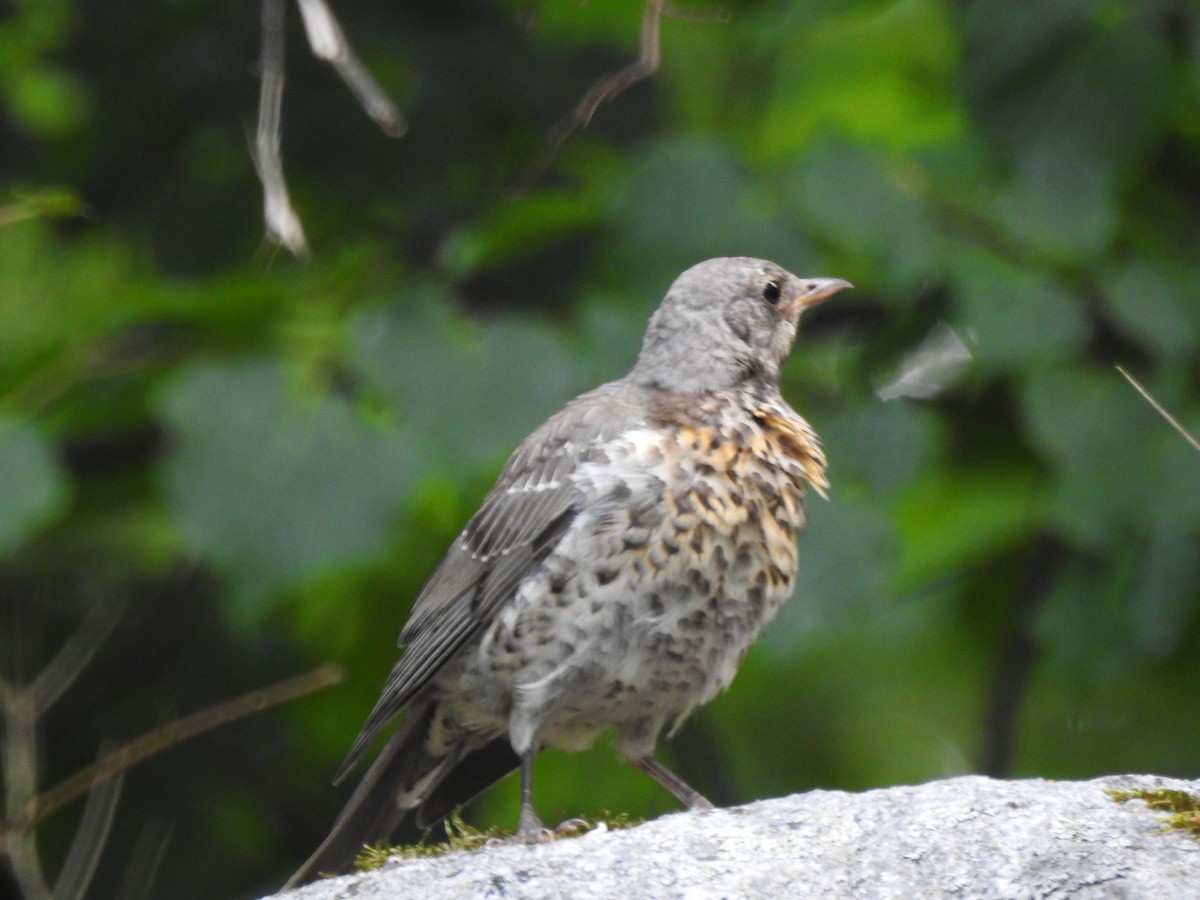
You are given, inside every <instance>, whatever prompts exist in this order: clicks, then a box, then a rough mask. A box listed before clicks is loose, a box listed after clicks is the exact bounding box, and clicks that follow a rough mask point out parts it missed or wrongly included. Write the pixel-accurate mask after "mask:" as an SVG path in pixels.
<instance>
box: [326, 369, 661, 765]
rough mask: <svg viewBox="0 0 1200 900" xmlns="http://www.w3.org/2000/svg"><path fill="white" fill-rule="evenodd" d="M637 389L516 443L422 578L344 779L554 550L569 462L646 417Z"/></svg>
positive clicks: (569, 492)
mask: <svg viewBox="0 0 1200 900" xmlns="http://www.w3.org/2000/svg"><path fill="white" fill-rule="evenodd" d="M639 400H640V395H639V393H638V391H637V390H635V389H631V388H630V386H628V385H624V384H622V383H620V382H613V383H611V384H607V385H604V386H603V387H600V388H597V389H596V390H594V391H591V392H589V393H587V394H583V395H582V396H580V397H577V398H576V399H575V400H573V401H571V403H569V404H568V405H567V406H566V407H565V408H564V409H563V410H562V411H561V412H559V413H558V414H557V415H555V416H553V417H551V418H550V419H549V420H547V421H546V423H545V424H543V425H542V427H540V428H539V429H538V430H537V431H535V432H534V433H533V434H531V435H530V436H529V437H528V438H526V439H525V441H524V442H522V444H521V446H519V447H518V448H517V449H516V451H515V452H514V453H513V455H512V456H511V457H510V458H509V460H508V463H507V464H506V465H505V467H504V470H503V471H502V472H501V473H500V477H499V478H498V479H497V481H496V484H495V485H494V486H493V488H492V490H491V491H490V492H489V493H488V495H487V497H485V498H484V501H483V504H482V506H481V507H480V509H479V511H478V512H477V513H476V514H475V515H474V516H473V517H472V518H471V520H470V521H469V522H468V523H467V525H466V527H465V528H464V529H463V530H462V533H461V534H460V535H459V536H458V538H456V539H455V541H454V543H453V544H452V545H451V547H450V549H449V551H447V553H446V556H445V558H444V559H443V560H442V561H441V563H439V564H438V567H437V569H435V570H434V573H433V574H432V575H431V576H430V578H429V581H428V582H426V584H425V587H424V588H423V589H422V590H421V593H420V595H419V596H418V597H417V599H416V602H415V603H414V604H413V610H412V614H411V616H410V617H409V620H408V623H407V624H406V625H405V626H404V629H403V631H401V632H400V644H401V646H404V647H405V648H406V649H405V652H404V655H403V656H402V657H401V658H400V661H399V662H398V663H397V664H396V666H395V667H394V668H393V669H392V672H391V674H390V675H389V676H388V680H387V682H386V684H385V685H384V688H383V692H382V694H381V695H380V697H379V700H378V701H377V702H376V704H375V708H374V709H373V710H372V711H371V714H370V716H368V717H367V721H366V723H365V724H364V725H363V728H362V731H361V733H360V734H359V735H358V737H357V739H356V740H355V742H354V745H353V746H352V747H351V748H350V752H349V753H348V754H347V756H346V760H345V762H344V763H342V767H341V769H340V770H339V771H338V775H337V779H336V780H338V781H340V780H341V779H342V778H344V777H345V775H346V774H347V773H348V772H349V770H350V769H351V768H353V767H354V765H355V763H356V762H357V761H358V760H359V759H360V758H361V757H362V755H363V753H364V752H365V751H366V749H367V748H368V746H369V745H370V744H371V742H372V741H373V740H374V739H375V737H376V736H377V735H378V734H379V732H380V731H382V730H383V728H384V727H385V726H386V725H387V723H388V722H389V721H390V720H391V719H392V718H393V717H395V716H396V715H397V714H399V713H400V712H401V711H402V710H403V709H404V707H405V706H406V705H407V704H408V703H409V702H411V701H412V699H413V698H414V697H416V696H417V695H418V694H420V692H421V691H422V690H423V689H424V688H425V687H426V686H427V685H428V684H429V683H430V681H431V680H432V679H433V678H435V677H436V676H437V673H438V672H439V671H440V670H441V668H442V666H444V665H445V664H446V662H447V661H448V660H449V659H450V658H451V657H452V656H453V655H454V654H455V653H456V652H457V651H458V650H459V649H460V648H461V647H462V646H463V645H464V644H465V643H466V642H467V641H468V640H469V639H470V638H472V637H473V636H475V635H478V634H479V633H480V632H481V631H483V630H484V629H485V628H486V627H487V626H488V625H489V624H491V622H492V621H493V620H494V618H495V616H496V614H497V612H498V611H499V610H500V609H501V608H502V607H503V605H504V604H505V603H506V602H508V601H509V600H511V599H512V597H513V595H514V594H515V592H516V590H517V588H518V586H519V585H520V584H521V582H522V581H523V580H524V579H525V578H526V577H527V576H528V575H529V574H530V573H531V572H532V571H534V570H535V569H536V567H537V566H538V565H539V564H540V563H541V561H542V560H543V559H545V558H546V556H547V555H549V553H550V552H551V551H552V550H553V549H554V547H555V545H556V544H557V543H558V541H559V539H560V538H561V537H562V535H563V534H564V533H566V531H567V529H568V528H570V525H571V522H572V521H574V519H575V517H576V516H577V515H578V513H579V511H580V508H581V506H582V504H583V502H584V499H585V498H583V497H582V495H581V494H580V492H579V489H578V488H577V487H576V485H575V484H574V482H573V480H572V477H571V476H572V474H573V472H574V471H575V468H576V467H577V466H578V465H579V464H580V463H581V462H583V461H586V460H588V459H591V458H594V456H595V454H596V453H597V452H602V451H601V448H602V446H603V444H604V443H605V442H607V441H608V440H611V439H612V438H613V437H615V436H616V435H618V434H620V433H621V432H622V431H624V430H625V429H626V428H628V427H630V426H631V425H636V424H638V423H639V422H641V421H642V420H643V419H644V417H645V406H644V404H643V403H641V402H639Z"/></svg>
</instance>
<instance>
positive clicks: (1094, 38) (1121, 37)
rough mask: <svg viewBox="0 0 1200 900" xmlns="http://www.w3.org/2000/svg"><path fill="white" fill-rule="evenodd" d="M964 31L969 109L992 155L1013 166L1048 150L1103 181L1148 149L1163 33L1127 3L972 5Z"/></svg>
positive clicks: (1160, 107) (1160, 112)
mask: <svg viewBox="0 0 1200 900" xmlns="http://www.w3.org/2000/svg"><path fill="white" fill-rule="evenodd" d="M1105 6H1110V7H1111V9H1110V10H1109V12H1110V13H1111V14H1109V15H1105V14H1103V13H1104V12H1105V9H1104V7H1105ZM964 32H965V38H966V52H965V54H964V57H963V59H964V68H963V76H964V86H965V90H966V93H967V97H968V102H969V104H970V105H971V106H972V107H973V109H974V110H975V112H976V115H977V117H978V120H979V124H980V127H981V129H982V130H983V132H984V134H985V136H986V138H987V140H988V142H989V143H990V144H991V145H992V146H994V147H995V148H997V149H1000V150H1002V151H1004V152H1006V153H1007V154H1009V155H1010V156H1018V157H1019V156H1020V155H1021V153H1022V151H1023V150H1024V148H1027V147H1031V146H1035V145H1042V146H1053V147H1054V148H1055V149H1056V151H1057V152H1058V153H1059V154H1060V155H1061V156H1063V157H1074V156H1078V157H1080V158H1082V159H1085V160H1088V161H1089V162H1088V163H1087V164H1088V165H1090V166H1096V167H1098V171H1099V173H1100V176H1101V177H1102V178H1103V177H1105V176H1106V175H1107V174H1108V173H1110V172H1112V173H1116V172H1122V171H1124V170H1125V169H1127V168H1128V167H1129V166H1130V165H1132V164H1134V163H1136V162H1137V161H1139V160H1141V159H1142V158H1143V157H1144V156H1145V155H1146V154H1147V153H1148V152H1150V151H1151V149H1152V148H1153V147H1154V146H1155V144H1156V143H1157V140H1158V136H1159V130H1160V128H1161V127H1162V124H1163V120H1164V114H1165V109H1166V101H1167V99H1168V97H1169V93H1170V90H1171V80H1170V76H1171V68H1170V66H1171V63H1170V55H1169V53H1168V50H1167V46H1166V41H1165V36H1164V31H1163V29H1162V28H1160V27H1159V25H1158V23H1156V22H1155V21H1154V19H1153V18H1152V17H1151V16H1150V15H1143V14H1139V11H1138V8H1137V6H1136V4H1133V5H1129V6H1127V5H1125V4H1111V5H1110V4H1107V3H1106V2H1104V0H1067V2H1062V3H1022V4H1012V3H1009V2H1007V0H979V2H976V3H973V4H971V6H970V8H969V11H968V13H967V16H966V19H965V23H964ZM1115 60H1119V61H1120V65H1115V64H1114V61H1115Z"/></svg>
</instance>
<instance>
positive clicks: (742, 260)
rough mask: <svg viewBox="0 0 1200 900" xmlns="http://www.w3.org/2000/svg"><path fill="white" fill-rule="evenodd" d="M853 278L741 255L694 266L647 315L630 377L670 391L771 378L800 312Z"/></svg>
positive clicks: (776, 374) (701, 390)
mask: <svg viewBox="0 0 1200 900" xmlns="http://www.w3.org/2000/svg"><path fill="white" fill-rule="evenodd" d="M850 286H851V285H850V283H849V282H847V281H842V280H841V279H840V278H799V277H797V276H795V275H793V274H792V273H790V272H788V271H787V270H785V269H783V268H781V267H779V266H777V265H776V264H775V263H772V262H767V261H766V260H762V259H750V258H748V257H743V256H733V257H720V258H718V259H709V260H705V261H704V262H702V263H698V264H697V265H694V266H692V267H691V268H690V269H688V270H687V271H686V272H684V273H683V274H682V275H680V276H679V277H678V278H676V279H675V283H674V284H672V285H671V288H670V290H668V291H667V295H666V296H665V297H664V298H663V301H662V304H661V305H660V306H659V307H658V310H657V311H656V312H655V313H654V315H653V316H651V317H650V324H649V325H648V326H647V327H646V336H645V337H644V338H643V339H642V350H641V353H640V354H639V355H638V360H637V364H636V365H635V366H634V367H633V370H632V371H631V372H630V373H629V378H630V380H632V381H634V382H636V383H638V384H644V385H646V386H648V387H655V388H659V389H661V390H665V391H671V392H672V393H680V394H697V393H704V392H707V391H717V390H724V389H726V388H731V387H734V386H735V385H737V384H740V383H741V382H743V381H746V380H748V379H751V378H761V379H765V380H766V381H768V382H769V383H772V384H774V383H776V382H777V381H778V379H779V367H780V366H781V365H782V364H783V361H784V359H786V358H787V355H788V352H789V351H790V350H791V349H792V342H793V341H794V340H795V339H796V325H797V323H798V321H799V319H800V313H802V312H803V311H804V310H806V309H808V308H809V307H810V306H815V305H816V304H818V303H820V302H821V301H822V300H825V299H826V298H828V297H831V296H833V295H834V294H836V293H837V292H838V291H843V290H845V289H847V288H849V287H850Z"/></svg>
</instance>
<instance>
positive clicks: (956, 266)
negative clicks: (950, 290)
mask: <svg viewBox="0 0 1200 900" xmlns="http://www.w3.org/2000/svg"><path fill="white" fill-rule="evenodd" d="M950 263H951V265H952V266H953V271H954V283H955V286H956V287H957V296H958V301H959V303H958V314H957V320H958V324H960V325H962V326H963V327H964V328H965V329H968V333H969V334H971V335H972V336H973V337H974V339H975V350H976V356H977V359H978V360H979V363H980V365H981V366H983V367H984V368H990V369H992V370H998V371H1007V370H1015V369H1020V368H1023V367H1026V366H1031V365H1033V364H1038V363H1043V362H1049V361H1053V360H1063V359H1070V358H1072V357H1073V356H1075V354H1076V353H1078V352H1079V350H1080V348H1081V347H1082V346H1083V343H1084V341H1085V340H1086V339H1087V337H1088V326H1087V323H1086V320H1085V319H1084V316H1083V311H1082V310H1081V309H1080V303H1079V302H1078V301H1077V300H1076V299H1075V298H1074V297H1073V296H1072V295H1071V294H1069V293H1068V292H1067V291H1066V290H1065V289H1064V288H1063V287H1062V286H1061V285H1059V284H1058V283H1056V282H1054V281H1051V280H1049V279H1048V278H1046V277H1045V276H1044V275H1042V274H1041V273H1039V272H1038V271H1037V270H1036V269H1032V268H1029V267H1022V266H1016V265H1013V264H1010V263H1009V262H1007V261H1005V260H1002V259H1001V258H999V257H997V256H992V255H990V254H987V253H983V252H980V251H973V250H969V249H966V248H963V249H962V250H960V251H959V252H958V253H956V254H955V256H954V257H953V258H952V259H951V260H950Z"/></svg>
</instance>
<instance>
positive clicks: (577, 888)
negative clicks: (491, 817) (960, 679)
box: [278, 775, 1200, 900]
mask: <svg viewBox="0 0 1200 900" xmlns="http://www.w3.org/2000/svg"><path fill="white" fill-rule="evenodd" d="M1114 789H1115V790H1151V791H1154V790H1161V789H1171V790H1181V791H1186V792H1188V793H1189V794H1191V795H1192V796H1194V797H1196V798H1197V799H1198V800H1200V781H1192V782H1188V781H1180V780H1176V779H1171V778H1161V777H1157V776H1148V775H1122V776H1111V777H1107V778H1098V779H1096V780H1094V781H1085V782H1067V781H1041V780H1028V781H996V780H993V779H989V778H983V777H976V776H968V777H962V778H951V779H947V780H945V781H934V782H930V783H929V784H922V785H916V786H912V787H894V788H887V789H885V790H875V791H867V792H865V793H861V794H850V793H844V792H841V791H811V792H809V793H807V794H797V795H794V796H791V797H784V798H781V799H778V800H763V801H760V802H758V803H751V804H749V805H747V806H741V807H736V808H733V809H717V810H713V811H711V812H703V813H678V814H674V815H668V816H664V817H662V818H660V819H657V820H655V821H653V822H647V823H645V824H644V825H640V826H638V827H637V828H631V829H622V830H616V831H608V830H603V829H601V830H597V831H593V832H591V833H589V834H586V835H584V836H582V837H578V838H569V839H563V840H559V841H556V842H553V843H549V844H540V845H535V846H519V845H517V846H511V845H510V846H499V847H490V848H486V849H483V850H477V851H473V852H464V853H453V854H448V855H446V856H441V857H436V858H428V859H416V860H396V861H394V862H393V863H391V864H389V865H387V866H385V867H384V868H383V869H380V870H378V871H374V872H366V873H361V874H356V875H350V876H345V877H342V878H332V879H327V880H324V881H321V882H318V883H316V884H312V885H309V886H307V887H304V888H301V889H300V890H297V891H293V892H290V893H287V894H281V895H278V896H280V897H284V896H286V897H288V898H290V900H334V898H349V897H353V898H356V900H361V898H370V897H387V898H405V897H412V898H421V900H443V898H444V900H464V898H476V897H480V898H482V897H488V898H492V897H495V898H500V897H504V898H519V900H541V898H545V900H551V898H553V900H560V898H564V897H569V898H576V900H579V898H605V900H608V898H614V897H616V898H660V897H661V898H686V900H709V898H714V900H715V898H724V897H754V898H758V897H763V898H776V897H854V898H858V897H869V898H905V900H912V898H923V897H930V898H932V897H963V898H980V897H996V898H1024V897H1038V898H1044V897H1068V896H1069V897H1073V898H1074V897H1078V898H1100V897H1103V898H1124V897H1128V898H1200V836H1198V835H1197V834H1193V833H1191V832H1189V831H1188V830H1185V829H1180V828H1168V827H1166V819H1167V814H1165V813H1162V812H1158V811H1156V810H1152V809H1150V808H1149V807H1148V806H1147V805H1146V803H1145V802H1143V801H1141V800H1130V801H1128V802H1125V803H1119V802H1117V801H1116V800H1115V799H1114V798H1113V797H1112V796H1111V795H1110V794H1109V793H1107V791H1108V790H1114Z"/></svg>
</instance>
